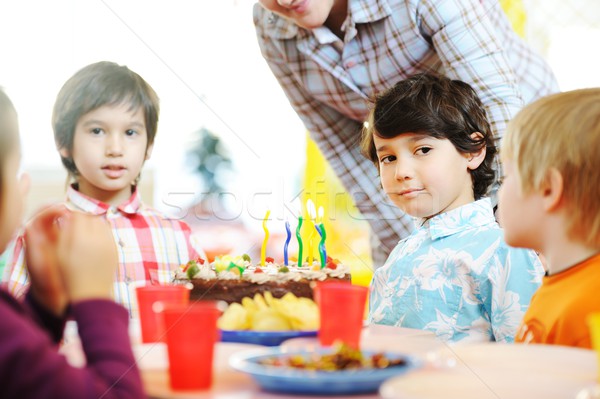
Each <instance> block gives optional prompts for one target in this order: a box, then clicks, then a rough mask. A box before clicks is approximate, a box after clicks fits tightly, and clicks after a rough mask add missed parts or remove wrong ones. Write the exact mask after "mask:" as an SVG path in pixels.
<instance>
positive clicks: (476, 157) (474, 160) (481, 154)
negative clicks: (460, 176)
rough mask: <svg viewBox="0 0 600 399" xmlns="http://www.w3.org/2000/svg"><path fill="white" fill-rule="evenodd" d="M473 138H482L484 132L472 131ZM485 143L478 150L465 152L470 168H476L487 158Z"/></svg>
mask: <svg viewBox="0 0 600 399" xmlns="http://www.w3.org/2000/svg"><path fill="white" fill-rule="evenodd" d="M471 138H472V139H481V138H483V134H481V133H479V132H474V133H471ZM486 151H487V150H486V147H485V145H484V146H482V147H481V149H480V150H479V151H477V152H471V153H469V154H465V155H466V156H467V168H468V169H469V170H475V169H477V168H478V167H479V165H481V163H482V162H483V161H484V160H485V154H486Z"/></svg>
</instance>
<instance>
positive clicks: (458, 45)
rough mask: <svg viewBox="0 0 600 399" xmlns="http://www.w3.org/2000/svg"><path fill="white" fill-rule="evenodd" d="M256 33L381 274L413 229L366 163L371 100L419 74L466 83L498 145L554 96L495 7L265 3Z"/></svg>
mask: <svg viewBox="0 0 600 399" xmlns="http://www.w3.org/2000/svg"><path fill="white" fill-rule="evenodd" d="M254 24H255V27H256V34H257V38H258V43H259V45H260V49H261V52H262V55H263V57H264V58H265V60H266V61H267V64H268V65H269V67H270V68H271V71H272V72H273V74H274V75H275V77H276V78H277V80H278V81H279V83H280V85H281V87H282V88H283V90H284V92H285V94H286V95H287V97H288V99H289V101H290V103H291V105H292V107H293V108H294V109H295V111H296V113H297V114H298V116H299V117H300V119H301V120H302V121H303V123H304V125H305V126H306V128H307V129H308V130H309V132H310V134H311V137H312V139H313V140H314V141H315V142H316V143H317V144H318V146H319V148H320V149H321V151H322V153H323V155H324V156H325V158H326V159H327V160H328V162H329V164H330V165H331V167H332V168H333V170H334V171H336V173H337V174H338V176H339V177H340V179H341V181H342V183H343V184H344V186H345V187H346V189H347V190H348V192H349V193H350V194H352V195H353V197H354V199H355V202H356V204H357V206H358V208H359V210H360V211H361V213H362V216H363V217H364V218H365V219H366V220H367V221H368V222H369V223H370V226H371V228H372V231H373V233H374V236H375V237H374V238H376V240H374V243H375V245H373V248H374V251H373V260H374V264H375V266H376V267H378V266H380V265H381V264H383V262H384V261H385V259H386V258H387V255H388V254H389V252H390V251H391V249H392V248H394V246H395V245H396V244H397V243H398V240H399V239H402V238H404V237H406V236H407V235H408V234H409V233H410V231H411V230H412V228H413V223H412V220H411V218H410V217H409V216H407V215H405V214H403V213H402V212H401V211H400V210H399V209H398V208H396V207H394V206H393V205H392V204H391V203H389V202H388V201H387V199H386V197H385V195H384V194H383V192H382V190H381V189H380V183H379V178H378V176H377V174H376V173H377V172H376V171H375V170H374V169H373V168H371V167H370V162H369V161H368V160H367V159H365V158H363V157H362V156H361V155H360V150H359V141H360V132H361V129H362V126H363V123H364V121H365V120H366V117H367V114H368V112H369V107H370V105H369V103H370V101H369V100H370V99H371V98H373V97H374V95H375V94H377V93H378V92H381V91H383V90H385V89H387V88H389V87H391V86H393V85H394V84H395V83H396V82H397V81H399V80H401V79H405V78H407V77H409V76H412V75H414V74H417V73H421V72H428V71H433V72H437V73H440V74H444V75H446V76H448V77H450V78H452V79H458V80H462V81H464V82H466V83H468V84H470V85H471V86H472V87H474V88H475V89H476V91H477V94H478V95H479V97H480V98H481V100H482V102H483V104H484V106H485V109H486V112H487V113H488V117H489V120H490V123H491V125H492V130H493V131H494V135H495V138H496V140H499V139H501V138H502V134H503V132H504V129H505V126H506V123H507V122H508V121H509V120H510V119H511V117H512V116H513V115H515V114H516V112H517V111H518V110H519V109H520V108H521V107H522V106H523V105H524V104H526V103H528V102H530V101H532V100H534V99H536V98H538V97H542V96H544V95H547V94H550V93H553V92H556V91H558V85H557V83H556V80H555V78H554V75H553V73H552V71H551V70H550V68H549V67H548V65H547V64H546V63H545V61H544V60H543V59H542V58H540V57H539V56H538V55H536V54H534V53H533V52H532V51H531V49H530V48H528V47H527V45H526V44H525V43H524V42H523V41H522V40H521V39H520V38H519V37H518V36H517V35H516V34H515V33H514V32H513V30H512V28H511V26H510V23H509V21H508V19H507V18H506V16H505V15H504V13H503V11H502V9H501V7H500V5H499V3H498V2H497V1H496V0H260V1H259V4H256V5H255V7H254ZM497 144H499V143H497ZM496 168H497V169H498V171H499V172H500V173H498V175H499V176H500V175H501V171H500V168H499V166H498V164H496ZM495 187H497V184H496V185H495ZM377 241H379V243H377Z"/></svg>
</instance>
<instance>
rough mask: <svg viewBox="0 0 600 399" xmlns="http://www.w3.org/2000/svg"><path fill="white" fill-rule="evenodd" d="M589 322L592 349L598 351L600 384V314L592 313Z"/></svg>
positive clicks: (599, 380) (599, 377)
mask: <svg viewBox="0 0 600 399" xmlns="http://www.w3.org/2000/svg"><path fill="white" fill-rule="evenodd" d="M587 322H588V325H589V328H590V338H591V340H592V348H594V350H595V351H596V355H597V357H598V380H597V382H598V383H600V313H592V314H591V315H589V316H588V318H587Z"/></svg>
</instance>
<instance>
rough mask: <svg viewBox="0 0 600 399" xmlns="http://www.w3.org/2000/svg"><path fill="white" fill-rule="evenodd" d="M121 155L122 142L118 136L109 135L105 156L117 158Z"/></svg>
mask: <svg viewBox="0 0 600 399" xmlns="http://www.w3.org/2000/svg"><path fill="white" fill-rule="evenodd" d="M122 154H123V142H122V139H121V137H119V136H118V135H109V137H108V140H107V143H106V155H108V156H113V157H114V156H119V155H122Z"/></svg>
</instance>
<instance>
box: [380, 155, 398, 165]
mask: <svg viewBox="0 0 600 399" xmlns="http://www.w3.org/2000/svg"><path fill="white" fill-rule="evenodd" d="M395 160H396V157H395V156H393V155H386V156H383V157H381V158H380V159H379V163H390V162H394V161H395Z"/></svg>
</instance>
